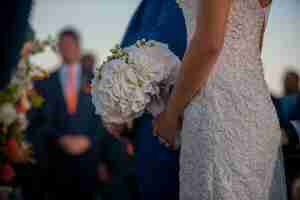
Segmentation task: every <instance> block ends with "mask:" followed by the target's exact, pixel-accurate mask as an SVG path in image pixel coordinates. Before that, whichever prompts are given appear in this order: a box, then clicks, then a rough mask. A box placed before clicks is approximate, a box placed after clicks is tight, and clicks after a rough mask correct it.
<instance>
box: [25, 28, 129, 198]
mask: <svg viewBox="0 0 300 200" xmlns="http://www.w3.org/2000/svg"><path fill="white" fill-rule="evenodd" d="M58 47H59V52H60V54H61V57H62V60H63V64H62V66H61V68H60V69H59V70H58V71H56V72H54V73H53V74H52V75H51V76H50V78H49V79H47V80H43V81H40V82H38V83H37V84H36V88H37V90H38V91H39V93H40V94H41V95H42V96H43V97H44V98H45V104H44V106H43V108H42V109H40V110H37V111H34V112H32V116H31V119H32V120H31V126H30V127H29V129H28V139H29V141H31V142H32V143H33V148H34V152H35V156H36V159H37V161H38V170H39V172H40V173H39V174H38V181H37V182H34V183H35V185H36V187H37V188H38V187H40V190H42V191H44V194H46V196H47V199H55V200H60V199H61V200H66V199H72V200H74V199H75V200H77V199H78V200H82V199H84V200H93V199H95V198H96V195H97V183H98V176H97V175H98V174H97V171H98V170H97V169H98V166H99V163H102V162H109V163H107V165H108V166H109V167H110V169H111V174H112V175H111V180H109V181H111V182H110V183H108V184H109V185H110V186H111V187H113V188H115V189H116V191H114V192H116V194H118V195H122V197H123V198H124V199H128V195H129V194H128V190H127V189H126V184H125V180H126V174H127V172H126V162H127V161H126V160H127V157H126V156H127V155H126V149H125V148H122V146H121V144H120V143H119V141H118V140H117V139H115V138H113V137H112V136H110V135H109V134H107V132H106V131H105V129H104V127H103V126H102V125H101V120H100V118H99V117H97V116H96V115H95V112H94V106H93V104H92V101H91V95H90V94H89V93H87V92H86V91H85V90H83V88H82V68H81V66H80V64H79V63H80V57H81V52H80V38H79V35H78V33H77V32H76V31H74V30H73V29H66V30H64V31H62V32H61V33H60V35H59V42H58ZM100 179H101V177H100ZM100 190H101V188H100ZM104 195H105V196H106V199H110V198H111V199H113V196H116V195H115V194H107V193H105V194H104ZM40 199H43V197H40Z"/></svg>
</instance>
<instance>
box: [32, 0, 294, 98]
mask: <svg viewBox="0 0 300 200" xmlns="http://www.w3.org/2000/svg"><path fill="white" fill-rule="evenodd" d="M287 1H288V3H287ZM139 3H140V0H76V3H74V1H69V0H39V1H36V3H35V5H34V8H33V14H32V16H31V23H32V26H33V28H34V30H35V31H36V33H37V37H38V38H46V37H47V36H48V35H49V34H51V35H54V36H55V34H56V33H57V31H58V30H61V28H63V27H65V26H67V25H72V26H74V27H77V28H78V30H80V31H81V34H82V37H83V44H84V49H85V50H86V51H89V52H90V51H92V52H93V53H94V54H96V55H97V58H98V61H100V60H101V59H102V58H105V57H106V55H107V54H108V52H109V49H111V48H112V47H113V46H114V45H115V44H117V43H119V42H120V40H121V38H122V35H123V33H124V31H125V30H126V26H127V24H128V21H129V19H130V17H131V15H132V14H133V12H134V10H135V9H136V7H137V6H138V4H139ZM299 10H300V1H299V0H285V1H284V3H283V1H280V0H274V1H273V5H272V8H271V13H270V17H269V23H268V27H267V32H266V34H265V43H264V51H263V61H264V64H265V76H266V80H267V83H268V85H269V88H270V90H271V92H272V93H273V94H274V95H275V96H280V95H281V94H282V92H283V87H282V79H283V76H284V73H285V72H286V71H287V70H296V71H300V58H299V52H300V40H299V38H298V37H299V33H300V21H299V17H300V13H299ZM39 62H40V63H41V64H43V66H45V67H47V68H55V66H56V63H59V61H58V59H57V58H56V56H55V55H54V54H51V53H49V54H48V55H47V56H45V55H44V56H43V58H40V59H39Z"/></svg>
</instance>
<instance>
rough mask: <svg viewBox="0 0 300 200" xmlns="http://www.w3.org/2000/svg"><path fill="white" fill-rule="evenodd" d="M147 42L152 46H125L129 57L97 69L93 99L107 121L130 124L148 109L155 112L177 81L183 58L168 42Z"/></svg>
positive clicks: (160, 107)
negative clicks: (180, 57) (176, 53)
mask: <svg viewBox="0 0 300 200" xmlns="http://www.w3.org/2000/svg"><path fill="white" fill-rule="evenodd" d="M147 44H151V45H150V46H143V47H140V46H137V45H133V46H130V47H128V48H125V49H124V52H125V53H126V54H128V60H124V59H123V58H124V57H120V58H116V59H112V60H110V61H109V62H107V63H105V64H104V65H102V67H101V70H99V71H98V72H96V74H95V79H94V80H93V82H92V98H93V103H94V105H95V107H96V114H99V115H101V117H102V119H103V121H104V122H105V123H109V124H110V123H116V124H121V123H128V122H130V121H132V120H133V119H135V118H137V117H139V116H140V115H141V114H143V112H145V109H147V110H148V111H150V112H153V113H154V114H155V113H156V114H157V113H158V112H160V111H161V110H162V109H163V104H164V103H165V102H166V97H165V96H166V95H163V93H164V90H166V89H167V90H169V87H170V86H171V85H172V84H174V82H175V78H176V75H177V72H178V69H179V66H180V60H179V59H178V58H177V57H176V56H175V55H174V54H173V53H172V52H171V51H170V50H169V49H168V46H167V45H164V44H162V43H158V42H155V41H149V42H148V43H147ZM126 58H127V57H126ZM99 77H100V78H99Z"/></svg>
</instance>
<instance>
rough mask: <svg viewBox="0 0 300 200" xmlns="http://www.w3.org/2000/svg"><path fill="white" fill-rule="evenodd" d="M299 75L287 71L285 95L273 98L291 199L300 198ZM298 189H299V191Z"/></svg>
mask: <svg viewBox="0 0 300 200" xmlns="http://www.w3.org/2000/svg"><path fill="white" fill-rule="evenodd" d="M299 81H300V78H299V75H298V73H297V72H295V71H287V72H286V74H285V76H284V81H283V82H284V94H285V95H284V96H283V97H280V98H273V101H274V104H275V107H276V110H277V114H278V117H279V121H280V126H281V128H282V131H283V136H284V137H283V141H284V148H283V152H284V160H285V168H286V176H287V184H288V190H289V199H291V200H298V199H299V198H300V197H299V196H298V197H297V198H296V196H297V194H298V193H299V190H300V188H298V189H295V188H296V187H297V186H299V180H298V179H299V178H300V150H299V141H300V140H299V139H300V138H299V137H300V129H299V128H300V126H299V124H300V93H299ZM297 190H298V191H297Z"/></svg>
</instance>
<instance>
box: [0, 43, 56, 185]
mask: <svg viewBox="0 0 300 200" xmlns="http://www.w3.org/2000/svg"><path fill="white" fill-rule="evenodd" d="M28 45H29V46H28ZM48 45H50V41H48V40H47V41H38V40H35V41H33V42H32V43H27V44H26V45H25V46H24V48H23V50H22V51H25V52H22V53H23V56H22V58H21V60H20V62H19V64H18V66H17V69H16V72H15V74H14V76H13V78H12V79H11V82H10V84H9V85H8V86H7V87H6V88H5V89H3V90H1V91H0V183H4V184H11V183H12V181H13V178H14V170H13V168H12V167H11V162H20V161H21V162H23V161H29V160H30V159H31V147H30V145H29V144H27V143H26V142H25V140H24V134H23V133H24V131H25V129H26V128H27V125H28V121H27V119H26V112H27V111H28V110H29V109H30V108H31V107H40V106H41V105H42V103H43V98H42V97H41V96H39V95H38V93H37V92H36V91H35V90H34V88H33V86H32V81H33V80H40V79H43V78H46V77H47V72H46V71H45V70H43V69H42V68H41V67H39V66H36V65H34V64H33V63H31V62H30V59H29V57H30V56H29V54H31V55H35V54H39V53H41V52H43V50H44V48H45V47H47V46H48ZM22 53H21V54H22Z"/></svg>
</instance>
